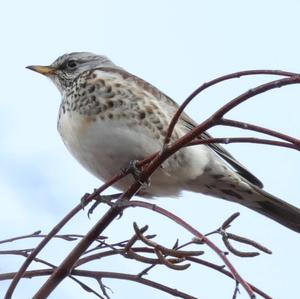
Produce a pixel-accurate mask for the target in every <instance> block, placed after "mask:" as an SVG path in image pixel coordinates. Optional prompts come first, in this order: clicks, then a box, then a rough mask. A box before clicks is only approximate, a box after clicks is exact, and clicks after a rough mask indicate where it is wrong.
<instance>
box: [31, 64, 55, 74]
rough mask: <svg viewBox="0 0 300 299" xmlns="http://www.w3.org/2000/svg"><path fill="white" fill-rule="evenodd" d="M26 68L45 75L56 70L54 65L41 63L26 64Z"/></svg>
mask: <svg viewBox="0 0 300 299" xmlns="http://www.w3.org/2000/svg"><path fill="white" fill-rule="evenodd" d="M26 68H27V69H29V70H32V71H34V72H37V73H40V74H42V75H45V76H49V75H54V74H55V71H56V69H55V68H54V67H51V66H43V65H28V66H26Z"/></svg>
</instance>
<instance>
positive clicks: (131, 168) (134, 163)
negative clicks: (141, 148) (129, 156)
mask: <svg viewBox="0 0 300 299" xmlns="http://www.w3.org/2000/svg"><path fill="white" fill-rule="evenodd" d="M122 171H123V172H124V173H130V174H132V176H133V177H134V179H135V180H136V181H137V182H138V183H140V184H141V189H146V188H148V187H149V186H150V179H147V180H144V179H143V174H144V173H143V170H142V169H141V168H140V167H139V166H138V160H131V161H130V162H129V165H128V167H127V168H123V169H122Z"/></svg>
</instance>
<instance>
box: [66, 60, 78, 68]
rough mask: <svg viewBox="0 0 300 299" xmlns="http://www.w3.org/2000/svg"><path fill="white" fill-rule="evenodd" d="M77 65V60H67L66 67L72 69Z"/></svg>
mask: <svg viewBox="0 0 300 299" xmlns="http://www.w3.org/2000/svg"><path fill="white" fill-rule="evenodd" d="M76 66H77V62H76V61H75V60H69V61H68V62H67V67H68V68H70V69H73V68H75V67H76Z"/></svg>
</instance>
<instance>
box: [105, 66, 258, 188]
mask: <svg viewBox="0 0 300 299" xmlns="http://www.w3.org/2000/svg"><path fill="white" fill-rule="evenodd" d="M100 69H101V70H106V71H110V72H115V73H118V74H120V75H121V76H122V77H123V78H124V79H125V80H126V79H129V80H134V81H135V82H136V84H137V85H139V86H141V88H143V89H145V90H146V91H148V92H149V93H151V94H153V95H154V96H155V97H156V98H158V99H160V100H161V101H162V102H164V103H165V104H166V105H165V107H166V109H169V112H170V113H171V114H172V113H175V111H176V110H177V109H178V104H177V103H176V102H174V101H173V100H172V99H171V98H169V97H168V96H167V95H165V94H164V93H162V92H161V91H160V90H159V89H158V88H156V87H154V86H153V85H152V84H150V83H148V82H146V81H144V80H143V79H141V78H139V77H137V76H134V75H132V74H130V73H128V72H127V71H125V70H123V69H118V68H107V67H105V68H104V67H103V68H100ZM180 122H181V123H182V125H183V126H184V127H186V128H187V129H189V130H192V129H193V128H195V127H196V126H197V123H196V122H195V121H194V120H193V119H191V118H190V117H189V116H188V115H187V114H186V113H184V112H183V113H182V115H181V118H180ZM199 138H201V139H208V138H211V136H210V135H209V134H208V133H206V132H205V133H203V134H201V135H200V136H199ZM208 146H209V147H210V148H211V149H212V150H214V151H215V152H216V153H217V154H218V155H219V156H220V157H221V158H223V159H224V160H225V161H226V162H227V163H228V164H230V165H231V166H232V167H233V168H234V169H235V170H236V171H237V172H238V173H239V174H240V175H241V176H242V177H243V178H245V179H246V180H248V181H249V182H251V183H252V184H254V185H256V186H257V187H259V188H263V184H262V182H261V181H260V180H259V179H258V178H257V177H256V176H254V175H253V174H252V173H251V172H250V171H249V170H247V168H245V167H244V166H243V165H242V164H241V163H240V162H239V161H237V160H236V159H235V158H234V157H233V156H232V155H231V154H230V153H229V152H228V151H227V150H226V149H225V148H223V147H222V146H221V145H219V144H209V145H208Z"/></svg>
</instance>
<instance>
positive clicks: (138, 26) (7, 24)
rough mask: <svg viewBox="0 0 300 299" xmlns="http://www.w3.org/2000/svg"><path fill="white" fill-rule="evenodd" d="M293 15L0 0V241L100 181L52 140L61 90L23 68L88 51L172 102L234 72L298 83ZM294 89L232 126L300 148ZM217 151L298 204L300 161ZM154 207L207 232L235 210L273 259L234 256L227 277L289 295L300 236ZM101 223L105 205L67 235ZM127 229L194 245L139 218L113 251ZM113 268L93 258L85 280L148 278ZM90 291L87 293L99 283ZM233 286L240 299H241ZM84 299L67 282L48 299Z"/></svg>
mask: <svg viewBox="0 0 300 299" xmlns="http://www.w3.org/2000/svg"><path fill="white" fill-rule="evenodd" d="M299 12H300V2H299V1H297V0H295V1H292V0H286V1H274V0H273V1H259V0H253V1H230V0H229V1H200V0H199V1H196V0H195V1H174V0H173V1H172V0H166V1H158V0H152V1H147V2H146V1H137V0H136V1H133V0H129V1H117V0H112V1H103V0H98V1H92V0H88V1H57V0H52V1H33V0H28V1H2V3H1V4H0V28H1V29H0V30H1V54H2V59H1V73H2V76H1V82H2V92H1V96H0V103H1V112H0V113H1V117H0V136H1V138H0V195H1V199H2V201H1V202H2V208H1V209H0V239H5V238H9V237H13V236H19V235H24V234H28V233H32V232H34V231H36V230H39V229H41V230H42V231H43V232H44V233H46V232H48V231H49V230H50V229H51V228H52V227H53V226H54V225H55V224H56V223H57V222H58V221H59V220H60V219H61V218H62V217H63V216H64V215H65V214H66V213H67V212H68V211H69V210H71V208H73V207H74V206H75V205H77V203H78V202H79V200H80V198H81V196H82V195H83V194H84V193H86V192H90V191H91V190H93V188H95V187H97V186H99V185H100V184H101V182H100V181H98V180H97V179H96V178H94V177H93V176H92V175H91V174H89V173H88V172H87V171H86V170H84V169H83V168H82V167H81V166H80V165H79V164H78V163H77V162H76V161H75V160H74V159H73V157H71V155H70V154H69V153H68V152H67V150H66V148H65V147H64V145H63V143H62V141H61V139H60V136H59V134H58V133H57V131H56V118H57V112H58V107H59V102H60V95H59V93H58V91H57V90H56V88H55V87H54V85H53V84H52V83H51V82H50V81H49V80H47V79H46V78H44V77H42V76H39V75H38V74H36V73H33V72H30V71H29V70H27V69H25V66H26V65H32V64H50V63H51V62H52V61H53V60H55V59H56V58H57V57H58V56H60V55H62V54H64V53H66V52H74V51H91V52H94V53H98V54H103V55H106V56H108V57H110V58H111V59H112V60H113V61H114V62H115V63H117V64H119V65H121V66H122V67H124V68H126V69H127V70H128V71H130V72H132V73H134V74H136V75H138V76H140V77H142V78H144V79H145V80H147V81H149V82H151V83H152V84H154V85H155V86H157V87H158V88H160V89H161V90H162V91H163V92H165V93H166V94H168V95H169V96H171V97H172V98H173V99H174V100H175V101H177V102H178V103H180V102H182V101H183V100H184V99H185V98H186V97H187V96H188V95H189V94H190V93H191V92H192V91H193V90H194V89H195V88H196V87H197V86H199V85H200V84H202V83H203V82H205V81H208V80H211V79H213V78H215V77H217V76H220V75H224V74H227V73H230V72H234V71H240V70H245V69H256V68H260V69H261V68H263V69H282V70H286V71H293V72H300V60H299V53H300V42H299V28H300V19H299ZM272 79H274V77H259V78H258V77H256V78H247V79H236V80H233V81H231V82H228V83H225V84H222V85H220V86H218V87H216V88H213V89H211V90H209V91H207V92H205V93H203V95H202V96H200V97H198V98H197V99H196V100H195V101H194V102H193V104H192V105H191V106H190V107H189V108H188V109H187V112H188V113H189V114H190V116H192V117H193V118H194V119H195V120H197V121H198V122H201V120H203V119H204V118H205V117H207V116H209V115H210V113H212V112H213V111H214V110H215V109H217V108H219V107H220V106H221V105H223V104H225V103H226V101H228V100H230V99H232V98H233V97H235V96H237V95H239V94H240V93H241V92H243V91H246V90H247V89H248V88H251V87H254V86H256V85H258V84H261V83H263V82H266V81H268V80H272ZM299 92H300V86H289V87H284V88H281V89H280V90H275V91H271V92H268V93H266V94H264V95H261V96H259V97H256V98H254V99H252V100H251V101H249V102H247V103H245V104H243V105H241V106H240V107H238V108H237V109H236V110H235V111H233V112H232V113H230V117H232V118H235V119H237V120H244V121H248V122H251V123H255V124H259V125H262V126H267V127H269V128H272V129H276V130H280V131H281V132H284V133H287V134H289V135H292V136H295V137H298V138H300V124H299V111H300V102H299ZM212 133H213V134H214V135H215V136H237V135H240V134H242V133H243V134H246V136H247V132H239V131H237V130H234V129H229V128H218V129H215V130H213V131H212ZM248 136H249V134H248ZM227 148H228V149H229V150H230V151H231V152H232V153H234V155H235V156H236V157H237V158H238V159H239V160H240V161H241V162H242V163H243V164H245V165H246V166H247V167H248V168H249V169H251V171H252V172H253V173H255V174H256V175H257V176H258V177H259V178H260V179H261V180H262V181H263V182H264V185H265V189H266V190H267V191H268V192H270V193H272V194H275V195H276V196H278V197H281V198H282V199H284V200H286V201H288V202H290V203H292V204H294V205H297V206H298V207H299V206H300V191H299V188H298V187H299V173H298V168H299V165H300V155H299V152H296V151H292V150H288V149H278V148H272V147H269V146H261V145H247V144H243V145H230V146H227ZM112 192H113V190H112ZM155 203H157V204H159V205H161V206H163V207H165V208H167V209H169V210H170V211H172V212H174V213H175V214H177V215H179V216H180V217H182V218H183V219H185V220H186V221H188V222H189V223H190V224H192V225H194V226H195V227H196V228H198V229H199V230H200V231H201V232H204V233H205V232H209V231H210V230H213V229H215V228H217V227H218V226H219V225H220V224H221V223H222V222H223V220H225V219H226V218H227V217H228V216H229V215H231V214H232V213H234V212H237V211H240V212H241V217H240V218H239V219H238V220H237V221H236V223H235V225H234V226H233V228H232V230H231V231H232V232H235V233H239V234H242V235H244V236H247V237H250V238H253V239H255V240H256V241H258V242H261V243H263V244H264V245H266V246H267V247H269V248H270V249H271V250H272V251H273V255H271V256H269V255H264V254H262V255H261V256H259V257H257V258H253V259H241V258H237V257H230V258H231V261H232V262H233V264H234V265H235V267H236V268H237V269H238V270H239V271H240V273H241V275H243V277H244V278H245V279H246V280H248V281H250V282H251V283H253V284H254V285H255V286H257V287H259V288H261V289H262V290H263V291H265V292H267V293H268V294H269V295H271V296H273V297H274V298H277V299H284V298H297V297H298V296H299V295H298V294H299V267H300V259H299V250H300V236H299V234H297V233H295V232H292V231H289V230H288V229H286V228H284V227H282V226H280V225H279V224H277V223H275V222H273V221H271V220H269V219H267V218H266V217H263V216H261V215H259V214H257V213H255V212H252V211H250V210H248V209H246V208H243V207H242V206H239V205H237V204H234V203H229V202H226V201H222V200H219V199H213V198H211V197H206V196H204V195H200V194H192V193H185V194H183V196H182V197H181V198H180V199H167V198H161V199H159V200H157V201H156V202H155ZM103 212H104V208H99V209H98V210H97V211H96V212H95V213H94V214H93V216H92V219H91V220H89V219H88V218H87V217H86V211H83V212H82V213H80V215H78V216H77V217H76V218H75V219H74V220H72V221H71V222H70V223H69V224H68V225H67V226H66V227H65V228H64V230H63V232H64V233H85V232H87V231H88V230H89V229H90V228H91V227H92V225H93V224H94V223H95V222H96V220H97V219H99V217H101V215H102V213H103ZM133 221H136V222H138V224H139V225H140V226H143V225H145V224H148V225H149V226H150V229H149V233H156V234H158V235H159V236H158V240H159V241H161V242H162V243H163V244H164V245H166V246H172V245H173V242H174V241H175V240H176V238H177V237H178V236H179V237H180V239H181V240H182V242H184V241H187V240H189V239H190V238H191V237H192V236H191V235H189V234H188V233H186V232H184V231H183V230H182V231H181V230H180V231H178V228H177V227H176V226H175V225H174V224H172V223H171V222H170V221H168V220H165V219H163V218H162V217H160V216H157V215H153V213H151V212H149V211H145V210H141V209H132V210H128V211H126V212H125V214H124V216H123V217H122V219H121V220H118V221H116V222H115V223H114V224H113V225H112V226H111V227H110V228H109V230H107V231H105V232H104V234H105V235H107V236H111V238H112V240H124V239H127V238H129V237H130V236H131V234H132V232H133V229H132V222H133ZM175 231H176V233H174V232H175ZM177 231H178V233H177ZM214 240H216V238H214ZM35 242H36V241H33V242H28V241H27V242H19V243H16V244H7V245H5V246H1V248H0V250H5V249H9V248H28V247H33V246H34V245H35V244H36V243H35ZM72 246H74V245H73V243H71V244H65V243H64V242H63V241H57V240H56V241H52V242H51V243H50V244H49V246H47V247H46V249H45V251H43V253H42V254H41V256H42V257H44V258H45V257H48V259H49V261H51V262H53V263H54V264H59V262H60V261H62V259H63V258H64V257H65V256H66V254H67V252H68V251H69V250H70V249H71V248H72ZM58 248H59V250H58ZM204 250H205V251H206V252H207V258H208V259H209V260H211V261H214V262H216V263H218V264H222V262H221V261H220V260H218V258H217V257H216V256H215V255H213V254H210V253H209V249H208V248H204ZM23 260H24V259H23V258H17V257H14V256H12V257H10V256H0V269H1V273H3V272H8V271H16V270H17V269H18V267H19V266H20V265H21V263H22V262H23ZM120 261H121V260H120V259H116V260H114V259H109V260H106V261H103V262H102V261H101V262H98V263H96V264H95V265H94V266H93V269H97V270H99V271H100V270H101V271H102V270H107V271H119V272H125V273H126V272H127V273H137V272H139V271H140V270H141V269H143V268H144V266H143V265H137V264H135V263H133V262H125V263H123V262H120ZM34 267H35V268H36V267H40V265H34ZM147 278H149V279H153V280H157V281H159V282H165V283H166V284H168V285H169V286H171V287H176V288H178V289H179V290H182V291H185V292H187V293H190V294H191V295H194V296H196V297H197V298H231V297H232V293H233V290H234V286H235V283H234V281H232V280H230V279H228V278H227V277H225V276H222V275H220V274H218V273H216V272H214V271H212V270H209V269H206V268H203V267H201V266H193V267H191V269H190V270H188V271H187V272H180V273H179V272H176V273H175V272H172V271H171V270H167V269H165V268H163V267H157V268H156V269H155V270H153V272H151V273H150V275H149V276H148V277H147ZM44 280H45V278H39V279H37V278H34V279H31V280H22V282H21V283H20V285H19V286H18V288H17V290H16V292H15V296H14V298H16V299H19V298H20V299H21V298H22V299H23V298H31V296H32V295H33V294H34V293H35V291H36V290H37V289H38V288H39V286H40V285H41V284H42V282H43V281H44ZM86 282H87V283H89V285H91V286H94V287H95V288H97V283H96V282H94V281H90V280H86ZM104 282H105V284H107V285H108V286H109V287H110V288H111V289H112V290H113V291H114V293H113V294H112V296H111V298H113V299H121V298H122V299H123V298H141V297H143V298H144V299H148V298H159V299H163V298H170V296H168V295H166V294H164V293H161V292H158V291H156V290H153V289H151V288H148V287H145V286H140V285H137V284H134V283H132V282H124V281H118V280H105V281H104ZM7 287H8V282H0V297H1V296H3V294H4V293H5V291H6V289H7ZM240 289H241V294H240V295H239V296H238V298H239V299H243V298H248V297H247V295H246V294H245V292H244V291H243V290H242V288H240ZM83 296H84V298H95V296H94V295H92V294H88V293H86V292H84V291H83V290H82V289H81V288H80V287H79V286H78V285H76V284H74V283H73V282H71V281H70V280H68V279H66V280H65V281H64V282H63V283H62V284H61V285H60V286H59V287H58V288H57V290H56V291H55V292H54V293H53V294H52V295H51V296H50V298H83Z"/></svg>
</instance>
